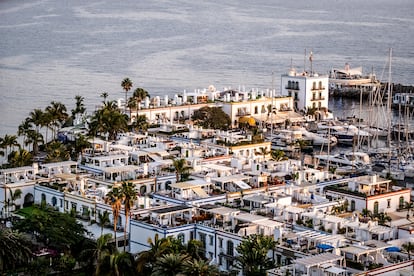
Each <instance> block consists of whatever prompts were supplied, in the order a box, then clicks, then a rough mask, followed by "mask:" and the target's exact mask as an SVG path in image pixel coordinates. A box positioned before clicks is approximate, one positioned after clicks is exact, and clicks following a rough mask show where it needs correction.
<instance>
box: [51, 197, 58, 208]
mask: <svg viewBox="0 0 414 276" xmlns="http://www.w3.org/2000/svg"><path fill="white" fill-rule="evenodd" d="M56 205H57V199H56V197H52V206H53V207H54V206H56Z"/></svg>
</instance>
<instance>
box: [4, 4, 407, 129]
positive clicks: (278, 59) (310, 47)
mask: <svg viewBox="0 0 414 276" xmlns="http://www.w3.org/2000/svg"><path fill="white" fill-rule="evenodd" d="M413 11H414V1H412V0H393V1H391V0H364V1H360V0H348V1H339V0H317V1H307V0H296V1H286V0H284V1H280V0H256V1H235V0H229V1H226V0H224V1H223V0H220V1H218V0H212V1H186V0H177V1H163V0H154V1H141V0H123V1H109V0H102V1H97V0H88V1H80V0H72V1H54V0H1V1H0V136H3V135H4V134H15V133H16V131H17V126H18V125H19V124H20V123H21V122H22V121H23V120H24V119H25V118H26V117H28V115H29V112H30V111H32V110H33V109H35V108H41V109H44V108H45V107H46V106H47V105H49V104H50V102H51V101H59V102H62V103H64V104H65V105H66V106H67V108H68V111H69V112H70V110H71V109H72V108H74V103H75V100H74V98H75V96H76V95H81V96H83V97H84V98H85V101H84V103H85V105H86V107H87V109H88V111H89V113H91V112H93V111H94V108H95V106H96V105H97V104H98V103H99V102H101V101H102V98H100V95H101V94H102V93H103V92H107V93H108V94H109V99H114V100H115V99H118V98H123V97H124V92H123V90H122V87H121V85H120V84H121V81H122V79H123V78H125V77H129V78H130V79H131V80H132V81H133V83H134V88H136V87H143V88H145V89H146V90H147V91H149V93H150V95H151V96H156V95H165V94H168V95H171V96H173V95H174V94H176V93H179V92H182V91H183V90H187V91H192V90H194V89H202V88H206V87H208V86H209V85H211V84H212V85H214V86H216V87H217V88H219V89H220V88H223V87H238V86H239V85H244V86H245V87H246V88H247V89H249V88H263V89H266V88H272V87H273V88H275V89H276V90H280V88H279V85H280V75H282V74H284V73H285V72H287V70H288V68H289V67H290V66H291V65H293V66H294V67H295V68H297V70H303V68H304V67H306V68H307V69H308V70H309V62H305V61H306V60H307V59H305V49H306V53H307V54H308V55H309V53H310V51H312V53H313V69H314V70H315V71H317V72H319V73H321V74H326V73H327V72H328V71H329V70H330V69H331V68H342V67H343V66H344V64H345V63H346V62H348V63H349V64H350V65H351V67H359V66H362V67H363V69H364V71H365V72H371V71H373V72H374V73H375V74H376V75H377V77H378V78H379V79H380V80H384V81H386V80H388V69H387V66H388V65H387V64H388V52H389V48H392V49H393V55H392V81H393V82H395V83H402V84H405V85H412V84H414V80H413V77H414V47H413V45H414V17H413ZM331 103H332V105H331V106H330V108H331V109H332V110H333V111H334V112H335V113H337V114H338V117H341V116H342V114H346V115H348V114H352V113H353V114H354V115H357V116H358V114H359V113H358V110H361V109H360V108H359V107H358V102H356V103H355V102H352V101H338V100H335V101H331ZM351 112H352V113H351ZM355 112H356V113H355Z"/></svg>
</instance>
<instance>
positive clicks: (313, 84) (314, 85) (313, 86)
mask: <svg viewBox="0 0 414 276" xmlns="http://www.w3.org/2000/svg"><path fill="white" fill-rule="evenodd" d="M312 89H313V90H315V89H316V82H313V83H312Z"/></svg>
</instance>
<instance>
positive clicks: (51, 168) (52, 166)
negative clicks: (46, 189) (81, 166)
mask: <svg viewBox="0 0 414 276" xmlns="http://www.w3.org/2000/svg"><path fill="white" fill-rule="evenodd" d="M77 166H78V163H77V162H75V161H63V162H56V163H47V164H42V165H41V167H42V169H44V170H45V172H46V173H47V177H51V176H53V175H55V174H62V173H66V174H67V173H71V172H72V170H73V169H74V170H75V172H76V170H77Z"/></svg>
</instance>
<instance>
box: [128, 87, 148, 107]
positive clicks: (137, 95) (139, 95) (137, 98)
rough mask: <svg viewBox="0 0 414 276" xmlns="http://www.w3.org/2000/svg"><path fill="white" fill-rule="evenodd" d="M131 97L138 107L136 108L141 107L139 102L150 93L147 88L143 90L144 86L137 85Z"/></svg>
mask: <svg viewBox="0 0 414 276" xmlns="http://www.w3.org/2000/svg"><path fill="white" fill-rule="evenodd" d="M132 97H133V98H134V99H135V101H136V103H137V104H136V106H137V107H138V109H141V102H142V101H143V100H145V98H147V97H150V95H149V93H148V91H147V90H145V89H144V88H141V87H138V88H137V89H135V91H134V94H133V95H132Z"/></svg>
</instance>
